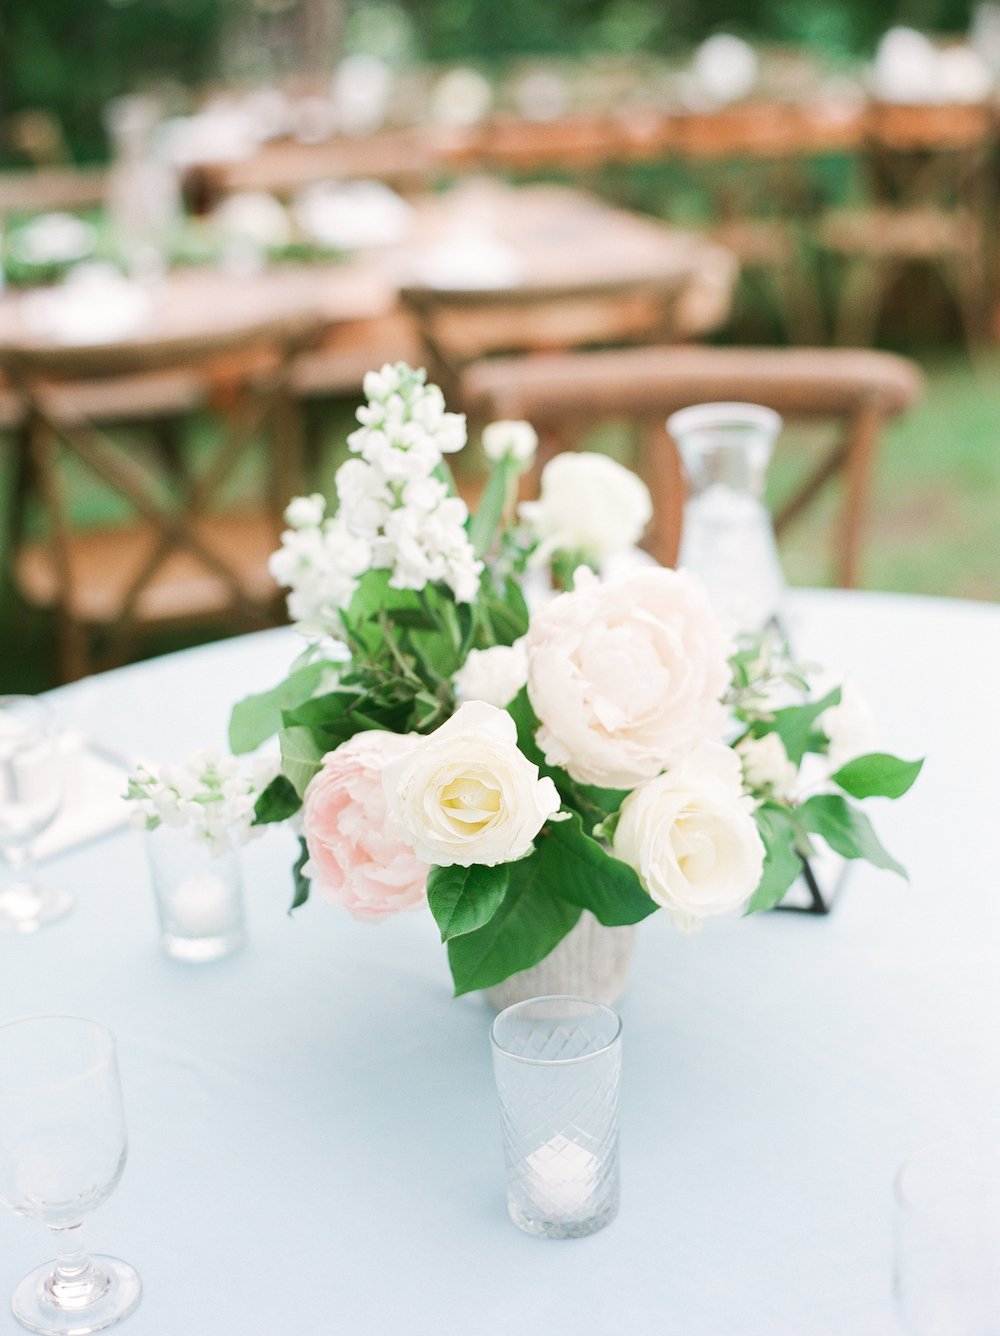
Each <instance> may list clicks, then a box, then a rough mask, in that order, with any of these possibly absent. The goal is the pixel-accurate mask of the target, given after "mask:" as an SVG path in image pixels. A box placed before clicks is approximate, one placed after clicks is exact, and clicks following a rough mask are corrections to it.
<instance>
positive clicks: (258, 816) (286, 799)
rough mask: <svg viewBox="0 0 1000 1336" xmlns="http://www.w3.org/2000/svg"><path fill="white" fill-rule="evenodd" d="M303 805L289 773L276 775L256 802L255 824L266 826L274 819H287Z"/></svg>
mask: <svg viewBox="0 0 1000 1336" xmlns="http://www.w3.org/2000/svg"><path fill="white" fill-rule="evenodd" d="M301 806H302V800H301V799H300V797H299V795H298V794H297V793H296V791H295V785H294V784H293V783H292V781H291V780H290V779H289V778H288V777H287V775H275V777H274V779H272V780H271V782H270V784H268V786H267V788H266V789H265V790H264V792H263V793H261V794H260V795H259V797H258V798H257V801H256V802H255V803H254V809H253V810H254V814H255V815H254V822H253V824H254V825H255V826H266V825H269V824H270V823H271V822H274V821H286V820H287V819H288V817H290V816H294V815H295V813H296V812H297V811H298V810H299V808H300V807H301Z"/></svg>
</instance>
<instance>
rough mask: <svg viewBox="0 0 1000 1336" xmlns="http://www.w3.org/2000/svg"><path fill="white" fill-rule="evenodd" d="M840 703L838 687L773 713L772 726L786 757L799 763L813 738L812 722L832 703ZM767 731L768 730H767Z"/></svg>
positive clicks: (794, 762)
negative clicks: (821, 696) (820, 696)
mask: <svg viewBox="0 0 1000 1336" xmlns="http://www.w3.org/2000/svg"><path fill="white" fill-rule="evenodd" d="M839 704H840V687H834V689H833V690H832V691H831V692H830V693H829V695H826V696H824V697H823V698H822V700H817V701H811V702H810V703H809V704H808V705H789V706H788V707H787V708H786V709H784V710H776V711H775V713H774V728H775V729H776V731H777V733H778V735H779V737H780V738H781V740H782V742H783V743H784V744H785V751H786V752H787V753H788V759H789V760H790V761H791V762H793V764H795V765H801V763H802V758H803V756H804V755H805V754H806V751H807V750H808V748H809V744H810V742H811V741H812V739H813V733H814V729H813V724H814V722H815V721H816V720H817V719H818V718H819V716H820V715H821V714H822V713H823V711H824V710H828V709H830V707H831V706H832V705H839ZM768 731H769V730H768Z"/></svg>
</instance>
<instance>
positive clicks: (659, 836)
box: [614, 742, 764, 932]
mask: <svg viewBox="0 0 1000 1336" xmlns="http://www.w3.org/2000/svg"><path fill="white" fill-rule="evenodd" d="M752 812H753V799H752V798H750V797H747V796H745V795H744V794H743V792H742V775H741V771H740V762H739V758H738V757H737V755H736V753H735V752H734V751H733V750H732V748H731V747H724V746H723V745H722V744H721V743H718V742H705V743H702V745H701V746H700V747H698V748H696V749H695V750H694V751H693V752H692V753H691V754H690V755H689V756H688V757H687V758H686V759H685V760H684V761H682V762H681V764H680V765H678V766H675V767H674V768H673V769H672V770H668V771H667V772H666V774H663V775H660V776H659V777H658V778H657V779H652V780H650V781H649V783H648V784H643V785H642V787H641V788H638V789H636V790H635V791H634V792H633V793H630V794H629V796H628V797H627V798H626V799H625V802H624V803H623V804H622V810H621V818H620V820H619V822H618V828H617V830H616V831H615V837H614V851H615V857H616V858H620V859H621V860H622V862H624V863H628V864H629V866H630V867H633V868H635V870H636V872H637V873H638V874H639V879H640V881H641V882H642V884H643V886H645V888H646V890H647V891H648V892H649V894H650V895H651V896H652V898H653V899H654V900H656V901H657V902H658V903H659V904H661V905H663V906H664V907H665V908H666V909H667V910H668V912H669V914H670V917H671V920H672V921H673V922H674V923H675V924H676V926H677V927H678V928H681V929H683V930H684V931H685V932H690V931H692V930H693V929H694V928H697V927H699V926H700V921H701V919H703V918H706V917H707V916H708V915H709V914H724V913H726V912H727V911H728V910H730V909H735V908H736V907H737V906H738V905H741V904H742V903H743V901H744V900H746V899H747V898H748V897H749V896H750V895H752V894H753V892H754V891H755V890H756V889H757V885H758V883H759V882H760V877H761V872H762V870H763V867H764V842H763V841H762V840H761V838H760V835H759V833H758V831H757V825H756V822H755V821H754V819H753V815H752Z"/></svg>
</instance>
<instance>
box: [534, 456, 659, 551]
mask: <svg viewBox="0 0 1000 1336" xmlns="http://www.w3.org/2000/svg"><path fill="white" fill-rule="evenodd" d="M519 514H520V516H521V518H522V519H523V520H524V521H525V522H526V523H527V524H529V525H530V526H531V528H532V529H533V530H534V532H535V534H536V535H537V537H538V539H539V547H538V549H537V550H536V551H535V553H534V554H533V556H532V563H533V564H534V565H544V563H545V562H547V561H548V560H549V559H550V558H551V556H552V554H553V552H556V551H562V552H579V553H581V554H582V555H583V556H584V557H586V559H587V560H588V561H592V562H599V561H601V560H602V559H603V558H604V557H607V556H610V555H611V553H612V552H620V551H621V550H622V548H626V547H632V546H633V544H635V543H637V542H638V541H639V539H640V538H641V537H642V531H643V529H645V527H646V525H647V524H648V523H649V520H650V518H651V517H652V514H653V503H652V501H651V500H650V497H649V491H648V489H647V487H646V484H645V483H644V482H643V481H642V480H641V479H640V478H637V477H636V476H635V474H634V473H630V472H629V470H628V469H626V468H622V466H621V464H616V463H615V461H614V460H613V459H608V457H607V456H606V455H596V454H587V453H586V452H582V453H575V452H573V451H567V453H565V454H562V455H556V457H555V459H550V460H549V462H548V463H547V464H546V465H545V467H544V469H542V495H541V498H540V499H539V500H538V501H525V502H523V503H522V505H521V506H520V507H519Z"/></svg>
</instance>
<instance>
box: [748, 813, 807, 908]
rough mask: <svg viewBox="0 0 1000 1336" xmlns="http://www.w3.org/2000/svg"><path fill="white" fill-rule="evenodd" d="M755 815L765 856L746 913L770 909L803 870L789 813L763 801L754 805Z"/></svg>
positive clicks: (794, 829)
mask: <svg viewBox="0 0 1000 1336" xmlns="http://www.w3.org/2000/svg"><path fill="white" fill-rule="evenodd" d="M754 818H755V820H756V822H757V829H758V830H759V831H760V837H761V839H762V840H763V841H764V848H765V849H766V850H767V856H766V858H765V859H764V871H763V873H762V874H761V879H760V882H759V884H758V886H757V889H756V890H755V891H754V893H753V895H752V896H751V897H750V901H749V903H748V905H747V910H746V912H747V913H748V914H755V913H757V912H758V911H759V910H762V909H773V908H774V906H775V905H776V904H777V903H778V901H779V900H781V898H782V896H784V894H785V893H786V891H787V890H788V889H789V887H790V886H791V885H792V883H793V882H794V881H795V879H796V877H798V875H799V874H800V872H801V871H802V858H801V855H800V854H799V851H798V848H797V847H796V846H797V841H796V834H797V832H796V828H795V820H794V817H793V815H792V812H791V811H790V810H789V809H788V808H787V807H782V806H780V805H779V804H778V803H769V802H766V803H761V805H760V806H759V807H758V808H757V810H756V811H755V812H754Z"/></svg>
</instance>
